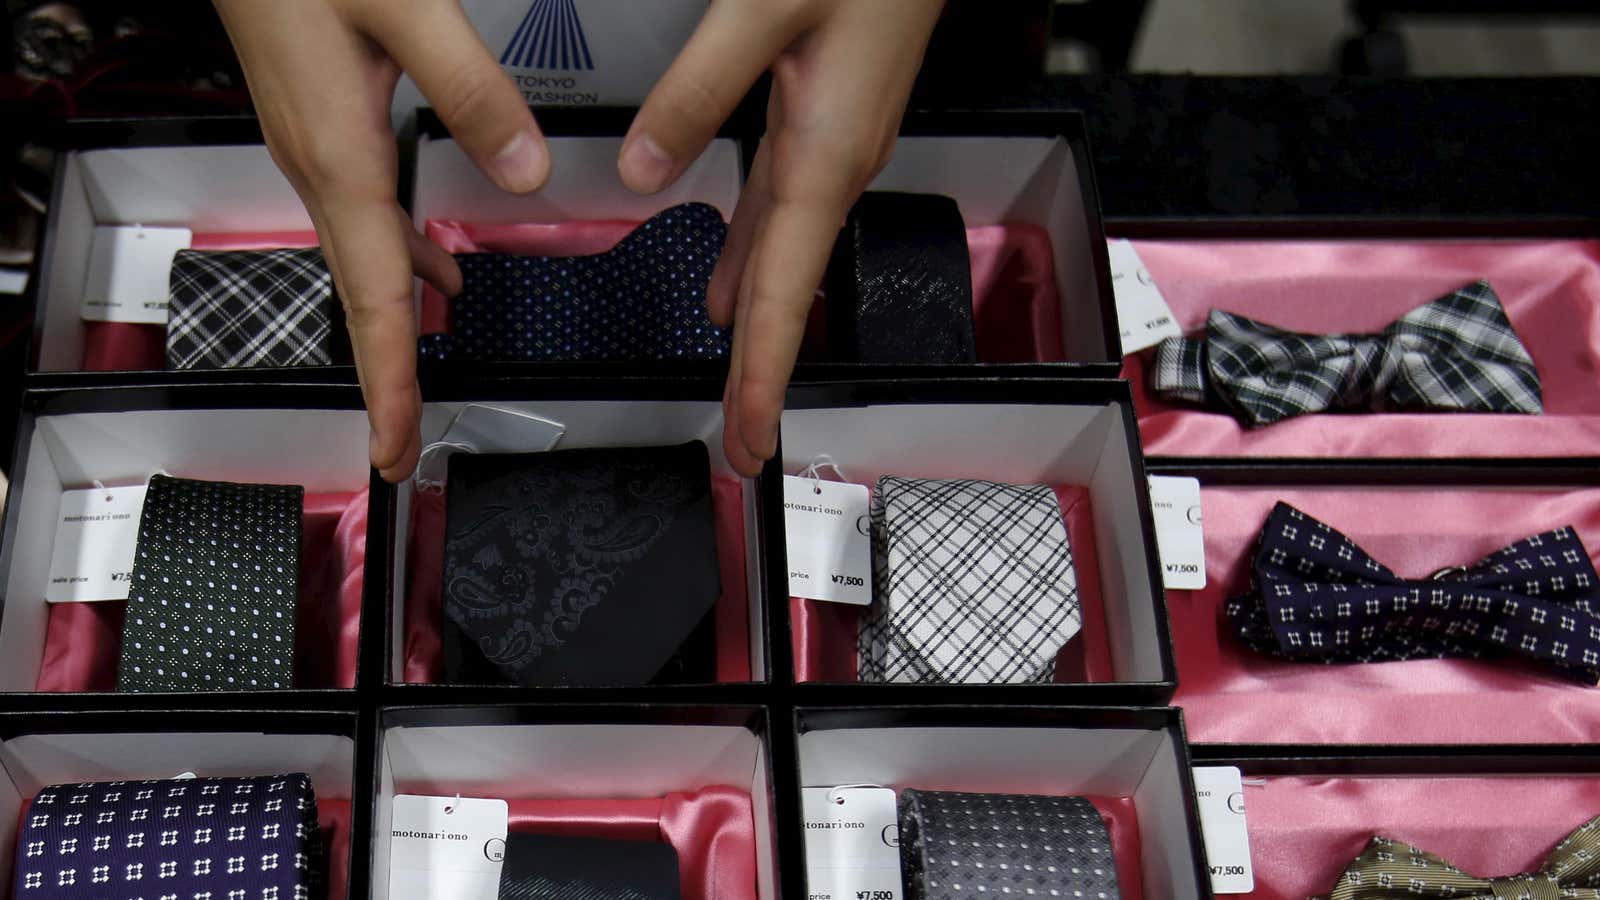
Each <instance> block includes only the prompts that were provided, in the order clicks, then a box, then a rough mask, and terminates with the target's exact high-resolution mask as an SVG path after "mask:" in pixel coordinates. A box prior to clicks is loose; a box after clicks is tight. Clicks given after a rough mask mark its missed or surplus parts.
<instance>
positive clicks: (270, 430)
mask: <svg viewBox="0 0 1600 900" xmlns="http://www.w3.org/2000/svg"><path fill="white" fill-rule="evenodd" d="M368 434H369V428H368V426H367V415H366V413H365V412H363V411H362V410H359V409H353V410H327V409H204V410H137V411H133V412H112V413H72V414H67V415H59V416H40V417H39V418H38V419H36V420H35V424H34V430H33V436H32V438H31V439H30V440H29V445H28V458H27V463H26V465H25V467H24V469H23V471H22V472H21V473H13V475H14V477H18V478H20V483H16V482H14V483H13V488H14V490H13V493H12V496H11V498H10V503H9V504H8V506H7V514H8V515H10V516H12V517H14V518H15V529H14V531H13V535H14V536H13V538H12V541H13V545H12V547H11V555H10V558H11V569H10V571H9V572H7V573H6V575H5V578H6V581H5V598H4V613H3V616H0V692H10V691H32V690H33V689H34V684H35V682H36V681H37V679H38V676H39V663H40V661H41V659H42V657H43V653H44V637H45V624H46V621H47V616H48V604H46V603H45V600H44V595H45V587H46V585H47V584H48V583H49V580H50V554H51V549H52V546H53V545H54V543H55V536H56V520H57V517H58V515H59V514H60V508H61V493H62V492H63V491H67V490H76V489H80V488H88V487H92V486H93V485H94V482H96V481H99V482H101V483H102V484H105V485H107V486H117V485H129V484H142V483H144V482H145V481H147V480H149V478H150V476H151V475H153V474H156V473H158V472H165V473H166V474H168V475H172V476H176V477H180V478H201V479H208V480H216V481H239V482H246V483H260V484H298V485H301V486H302V487H304V488H305V489H306V490H307V491H312V492H325V491H327V492H331V491H359V490H362V489H363V488H365V487H367V485H368V479H369V478H370V473H371V468H370V464H369V463H368V459H367V440H368Z"/></svg>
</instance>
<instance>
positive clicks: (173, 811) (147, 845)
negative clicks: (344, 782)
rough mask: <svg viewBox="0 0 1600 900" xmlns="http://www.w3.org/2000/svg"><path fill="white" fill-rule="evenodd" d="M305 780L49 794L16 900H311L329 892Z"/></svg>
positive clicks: (193, 782)
mask: <svg viewBox="0 0 1600 900" xmlns="http://www.w3.org/2000/svg"><path fill="white" fill-rule="evenodd" d="M321 846H322V845H321V841H320V839H319V838H318V834H317V798H316V794H315V792H314V791H313V790H312V787H311V779H309V778H307V777H306V776H305V775H300V774H294V775H271V776H260V777H250V778H194V779H187V780H177V781H107V782H97V783H93V784H64V785H55V786H53V787H47V788H45V789H44V790H42V791H40V792H39V794H38V796H36V797H34V798H33V802H32V803H31V804H30V805H29V807H28V810H27V812H26V813H25V814H24V815H23V817H22V827H21V829H20V831H19V833H18V835H17V854H16V869H15V875H14V877H13V884H14V890H13V893H12V897H13V898H14V900H147V898H149V900H153V898H162V900H311V898H312V897H313V896H314V895H316V892H317V891H320V889H321V887H322V881H323V873H322V869H323V866H322V858H321V857H322V854H321Z"/></svg>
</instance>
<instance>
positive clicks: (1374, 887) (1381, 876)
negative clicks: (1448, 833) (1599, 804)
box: [1326, 816, 1600, 900]
mask: <svg viewBox="0 0 1600 900" xmlns="http://www.w3.org/2000/svg"><path fill="white" fill-rule="evenodd" d="M1418 895H1426V896H1430V897H1454V898H1456V900H1504V898H1525V900H1600V816H1596V817H1595V818H1593V819H1590V820H1589V821H1587V822H1585V823H1583V824H1582V825H1580V826H1579V827H1578V829H1577V830H1576V831H1574V832H1572V833H1571V834H1569V835H1567V837H1566V838H1565V839H1564V840H1562V842H1561V843H1559V844H1557V845H1556V848H1555V849H1554V850H1552V851H1550V855H1549V856H1547V857H1545V861H1544V865H1542V866H1540V867H1539V870H1538V871H1537V872H1532V873H1529V874H1526V875H1511V876H1507V877H1503V878H1475V877H1473V876H1471V875H1468V874H1467V873H1465V872H1463V871H1461V870H1460V869H1459V868H1457V867H1455V866H1454V865H1452V864H1451V863H1450V862H1449V861H1448V860H1445V859H1443V858H1441V857H1438V856H1435V855H1433V854H1432V853H1429V852H1427V851H1426V850H1418V849H1417V848H1416V847H1413V846H1411V845H1410V844H1407V843H1405V842H1403V841H1397V840H1394V839H1392V838H1386V837H1382V836H1377V835H1375V836H1373V838H1372V840H1371V841H1370V842H1369V843H1368V844H1367V847H1366V849H1365V850H1362V851H1361V855H1360V856H1358V857H1356V858H1355V859H1354V860H1353V861H1352V862H1351V863H1350V866H1349V868H1347V869H1345V870H1344V874H1343V875H1340V876H1339V883H1338V884H1336V885H1334V888H1333V891H1332V893H1330V894H1329V895H1328V897H1327V898H1326V900H1410V898H1413V897H1416V896H1418Z"/></svg>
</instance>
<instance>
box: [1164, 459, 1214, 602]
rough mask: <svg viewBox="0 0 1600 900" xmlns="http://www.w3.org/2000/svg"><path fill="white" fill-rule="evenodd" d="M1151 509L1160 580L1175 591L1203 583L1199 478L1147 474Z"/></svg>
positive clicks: (1203, 555)
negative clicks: (1159, 563) (1159, 561)
mask: <svg viewBox="0 0 1600 900" xmlns="http://www.w3.org/2000/svg"><path fill="white" fill-rule="evenodd" d="M1150 512H1151V515H1152V517H1153V518H1154V519H1155V525H1156V549H1157V550H1159V551H1160V555H1161V574H1162V580H1163V581H1164V582H1165V583H1166V586H1167V587H1168V588H1171V589H1173V590H1177V591H1198V590H1200V589H1201V588H1203V587H1205V586H1206V540H1205V530H1204V528H1203V527H1202V526H1201V519H1200V480H1199V479H1198V478H1171V477H1167V476H1165V475H1151V476H1150Z"/></svg>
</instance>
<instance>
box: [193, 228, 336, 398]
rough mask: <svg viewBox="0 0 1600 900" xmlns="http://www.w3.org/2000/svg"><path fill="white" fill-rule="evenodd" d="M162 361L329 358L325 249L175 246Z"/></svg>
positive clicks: (249, 364)
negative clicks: (207, 249) (164, 352)
mask: <svg viewBox="0 0 1600 900" xmlns="http://www.w3.org/2000/svg"><path fill="white" fill-rule="evenodd" d="M168 287H169V297H168V303H169V318H168V322H167V368H169V369H237V368H253V367H257V366H271V367H285V366H327V365H332V364H333V356H334V354H333V349H334V348H333V344H334V323H335V321H337V319H338V315H339V304H338V301H337V300H336V299H335V297H334V293H333V276H332V275H331V274H329V272H328V264H327V263H326V262H325V261H324V260H323V258H322V250H321V249H320V248H317V247H307V248H303V249H292V250H222V251H201V250H179V251H178V253H177V255H176V256H174V257H173V259H172V272H171V277H170V279H169V282H168Z"/></svg>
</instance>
